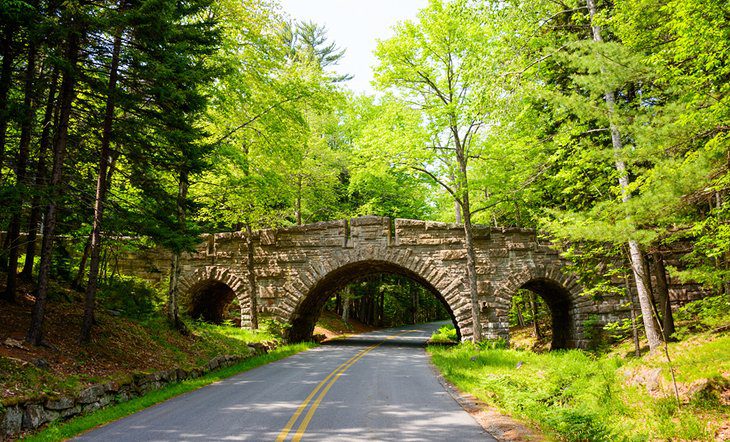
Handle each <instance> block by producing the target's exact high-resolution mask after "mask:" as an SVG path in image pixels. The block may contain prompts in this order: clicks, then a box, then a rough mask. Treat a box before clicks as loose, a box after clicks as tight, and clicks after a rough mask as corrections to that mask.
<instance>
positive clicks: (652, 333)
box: [586, 0, 662, 350]
mask: <svg viewBox="0 0 730 442" xmlns="http://www.w3.org/2000/svg"><path fill="white" fill-rule="evenodd" d="M586 4H587V6H588V11H589V13H590V16H591V21H593V19H594V17H595V15H596V4H595V1H594V0H586ZM591 31H592V33H593V41H595V42H598V43H600V42H602V41H603V38H602V37H601V28H600V27H599V26H597V25H594V24H592V25H591ZM604 99H605V102H606V108H607V109H608V117H609V126H610V130H611V142H612V144H613V150H614V155H615V167H616V171H618V173H619V186H620V188H621V194H622V196H621V199H622V201H623V202H624V203H626V202H628V201H629V199H630V198H631V194H630V193H629V177H628V172H627V170H626V163H625V162H624V160H623V159H622V158H621V154H622V151H623V142H622V141H621V133H620V131H619V129H618V126H617V125H616V123H615V121H614V117H615V103H616V96H615V94H614V92H613V91H607V92H606V93H605V95H604ZM629 259H630V261H631V269H632V270H633V273H634V280H635V281H636V291H637V294H638V296H639V305H640V306H641V317H642V319H643V322H644V331H645V332H646V338H647V339H648V341H649V348H650V349H651V350H654V349H656V348H658V347H659V346H660V345H661V342H662V337H661V334H660V333H659V331H658V325H657V322H656V318H655V317H654V314H653V309H652V304H651V292H650V289H649V285H648V278H647V277H648V275H647V274H646V272H645V270H644V261H643V260H644V257H643V253H642V251H641V246H640V245H639V243H638V242H637V241H635V240H630V241H629Z"/></svg>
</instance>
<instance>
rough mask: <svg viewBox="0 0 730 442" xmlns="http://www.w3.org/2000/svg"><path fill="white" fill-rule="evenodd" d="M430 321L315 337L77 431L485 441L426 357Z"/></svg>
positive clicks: (125, 436) (102, 437) (106, 435)
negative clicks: (280, 356)
mask: <svg viewBox="0 0 730 442" xmlns="http://www.w3.org/2000/svg"><path fill="white" fill-rule="evenodd" d="M439 325H440V324H425V325H418V326H408V327H403V328H397V329H388V330H381V331H378V332H372V333H366V334H362V335H358V336H355V337H352V338H350V339H347V340H344V341H340V342H338V343H335V344H328V345H323V346H321V347H318V348H315V349H312V350H309V351H306V352H303V353H299V354H297V355H294V356H292V357H289V358H287V359H284V360H281V361H278V362H274V363H272V364H269V365H266V366H263V367H259V368H256V369H254V370H251V371H248V372H246V373H243V374H240V375H237V376H234V377H231V378H229V379H226V380H224V381H221V382H218V383H216V384H212V385H209V386H207V387H204V388H201V389H200V390H197V391H193V392H190V393H187V394H184V395H182V396H178V397H176V398H173V399H171V400H169V401H167V402H164V403H162V404H159V405H156V406H154V407H150V408H148V409H146V410H144V411H141V412H139V413H137V414H134V415H132V416H129V417H127V418H124V419H121V420H119V421H116V422H113V423H111V424H109V425H106V426H104V427H101V428H99V429H97V430H94V431H92V432H90V433H87V434H85V435H84V436H83V437H81V438H79V439H80V440H98V441H166V440H251V441H277V440H279V441H284V440H293V441H297V440H300V439H302V440H311V441H352V440H375V441H396V440H397V441H399V442H404V441H451V442H455V441H485V440H486V441H494V439H493V438H492V437H491V436H489V435H488V434H487V433H486V432H484V431H483V430H482V428H481V427H480V426H479V425H478V424H477V423H476V422H475V421H474V419H472V417H471V416H470V415H469V414H467V413H466V412H465V411H463V410H462V409H461V407H460V406H459V405H458V404H457V403H456V402H455V401H454V400H453V398H452V397H451V396H449V394H448V393H447V392H446V391H444V389H443V387H442V386H441V384H439V382H438V381H437V379H436V376H435V375H434V372H433V369H432V368H431V366H430V365H429V362H428V356H427V355H426V353H425V351H424V349H423V343H424V342H425V341H426V339H428V337H429V336H430V335H431V333H432V331H433V330H434V329H436V328H437V327H438V326H439Z"/></svg>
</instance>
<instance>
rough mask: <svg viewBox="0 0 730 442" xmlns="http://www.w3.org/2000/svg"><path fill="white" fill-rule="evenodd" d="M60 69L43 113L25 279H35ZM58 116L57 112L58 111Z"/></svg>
mask: <svg viewBox="0 0 730 442" xmlns="http://www.w3.org/2000/svg"><path fill="white" fill-rule="evenodd" d="M58 77H59V74H58V69H55V68H54V70H53V74H52V75H51V83H50V86H49V88H48V100H47V101H46V109H45V114H44V115H43V130H42V131H41V138H40V144H39V149H38V163H37V164H36V173H35V183H34V189H35V191H34V193H33V200H32V201H31V208H30V219H29V220H28V238H27V246H26V249H25V264H24V265H23V271H22V272H21V273H20V275H21V277H22V278H23V279H24V280H25V281H31V280H32V279H33V266H34V264H35V252H36V244H35V243H36V239H37V237H38V226H39V223H40V221H41V210H42V204H41V193H42V191H43V190H45V185H46V155H47V154H48V148H49V144H50V141H51V134H52V128H53V126H54V124H53V122H54V120H55V119H54V113H55V110H56V109H57V107H56V88H57V87H58ZM56 116H57V113H56Z"/></svg>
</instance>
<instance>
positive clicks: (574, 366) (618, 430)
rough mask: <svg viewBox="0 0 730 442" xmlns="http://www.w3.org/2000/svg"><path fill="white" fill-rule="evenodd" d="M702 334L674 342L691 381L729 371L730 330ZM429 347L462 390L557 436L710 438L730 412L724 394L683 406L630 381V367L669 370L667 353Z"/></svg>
mask: <svg viewBox="0 0 730 442" xmlns="http://www.w3.org/2000/svg"><path fill="white" fill-rule="evenodd" d="M696 339H697V341H696V342H694V344H693V345H689V344H687V343H677V344H673V345H672V346H673V347H674V348H675V351H674V353H675V355H676V361H677V365H678V367H679V372H680V373H681V374H682V376H681V378H682V379H685V380H687V381H691V380H694V379H698V378H701V377H708V378H709V377H712V376H714V375H715V374H716V373H717V372H718V371H719V372H722V371H723V370H724V371H725V372H727V371H728V369H729V367H728V364H730V362H728V361H730V358H728V356H727V351H728V350H727V349H728V348H730V337H728V336H719V337H718V336H715V337H713V336H705V337H704V340H700V338H699V337H697V338H696ZM683 344H684V345H685V346H684V347H681V351H680V347H679V346H680V345H683ZM429 353H430V354H431V357H432V360H433V363H434V364H435V365H436V367H438V369H439V370H440V371H441V373H442V374H443V375H444V377H445V378H446V379H447V380H449V381H450V382H451V383H453V384H455V385H456V386H457V387H458V388H459V389H460V390H462V391H465V392H468V393H471V394H473V395H474V396H476V397H478V398H480V399H481V400H483V401H484V402H486V403H488V404H490V405H492V406H495V407H496V408H498V409H500V410H501V411H503V412H505V413H507V414H510V415H512V416H514V417H517V418H519V419H522V420H524V421H526V422H529V423H532V424H534V425H535V426H537V427H539V428H540V429H541V430H542V431H543V432H545V433H546V434H548V435H549V436H551V437H554V438H556V439H558V440H565V441H646V440H706V441H710V440H713V438H714V434H715V431H716V430H717V428H718V427H719V425H721V424H722V422H724V421H725V420H726V419H727V416H728V412H729V411H730V407H727V406H723V405H721V404H720V403H719V402H718V401H714V402H713V401H710V400H699V399H692V400H691V401H689V403H687V404H684V405H683V407H682V408H681V409H679V410H678V409H677V405H676V401H675V400H674V398H673V397H672V396H669V397H668V398H664V397H655V396H652V395H650V394H649V392H648V391H647V390H646V388H645V387H644V386H643V385H638V386H631V385H629V383H628V382H627V380H626V373H628V372H630V371H635V370H641V369H644V368H648V369H651V368H652V367H654V366H658V367H661V368H662V375H667V376H668V374H669V372H668V370H667V369H666V365H665V363H664V362H662V360H661V356H660V355H652V356H650V357H646V358H644V359H637V360H632V361H628V362H627V361H625V360H623V359H621V358H618V357H616V356H610V355H595V354H592V353H587V352H583V351H580V350H570V351H554V352H549V353H542V354H538V353H534V352H530V351H520V350H509V349H489V348H483V347H481V348H480V347H479V346H476V345H474V344H471V343H462V344H460V345H458V346H456V347H450V348H445V347H439V346H434V347H429ZM723 359H724V361H723ZM665 372H666V373H665Z"/></svg>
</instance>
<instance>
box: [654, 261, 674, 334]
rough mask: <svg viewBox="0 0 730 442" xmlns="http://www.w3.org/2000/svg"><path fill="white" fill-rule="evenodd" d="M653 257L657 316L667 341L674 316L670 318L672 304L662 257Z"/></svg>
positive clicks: (671, 331)
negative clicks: (657, 306)
mask: <svg viewBox="0 0 730 442" xmlns="http://www.w3.org/2000/svg"><path fill="white" fill-rule="evenodd" d="M653 257H654V277H655V279H656V290H655V293H656V297H657V301H658V302H659V315H660V316H661V320H662V331H663V332H664V338H665V339H669V338H670V337H671V336H672V335H673V334H674V316H672V303H671V300H670V299H669V283H668V282H667V269H666V268H665V267H664V257H663V256H662V254H661V253H659V252H656V253H654V254H653Z"/></svg>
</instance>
